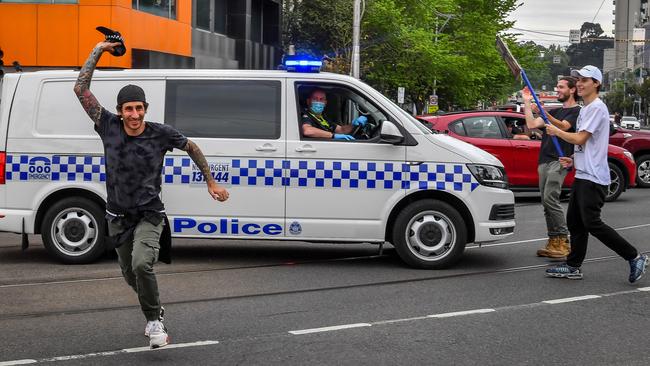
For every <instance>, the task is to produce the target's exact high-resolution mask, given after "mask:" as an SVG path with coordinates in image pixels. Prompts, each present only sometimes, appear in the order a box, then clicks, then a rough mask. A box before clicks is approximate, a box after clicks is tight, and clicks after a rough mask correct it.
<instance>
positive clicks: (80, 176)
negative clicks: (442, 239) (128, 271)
mask: <svg viewBox="0 0 650 366" xmlns="http://www.w3.org/2000/svg"><path fill="white" fill-rule="evenodd" d="M43 160H47V161H48V162H51V163H49V166H50V167H51V177H50V178H49V180H52V181H60V180H67V181H99V182H103V181H105V180H106V174H105V172H104V158H103V157H100V156H51V157H36V156H27V155H19V156H14V155H8V156H7V173H6V174H7V176H6V178H7V180H8V181H12V180H20V181H24V180H30V176H29V174H28V173H29V167H30V165H32V166H33V165H34V164H38V163H39V162H40V163H41V164H43V163H42V162H43ZM30 162H31V164H30ZM229 165H230V166H229V172H228V173H229V179H228V182H225V183H226V184H230V185H233V186H280V185H283V186H286V187H289V188H300V187H306V188H334V189H391V190H393V189H435V190H445V191H470V192H471V191H473V190H474V189H476V187H478V185H479V184H478V182H477V181H476V179H475V178H474V176H473V175H472V174H471V173H470V171H469V170H468V169H467V167H466V166H465V165H463V164H445V163H428V164H427V163H423V164H417V165H411V164H405V163H394V162H368V161H331V160H327V161H325V160H320V161H319V160H281V159H276V160H272V159H264V160H256V159H232V160H231V161H230V163H229ZM192 174H193V171H192V163H191V160H190V158H189V157H166V158H165V160H164V164H163V183H165V184H190V183H191V178H192ZM41 180H42V179H41ZM221 183H224V182H221Z"/></svg>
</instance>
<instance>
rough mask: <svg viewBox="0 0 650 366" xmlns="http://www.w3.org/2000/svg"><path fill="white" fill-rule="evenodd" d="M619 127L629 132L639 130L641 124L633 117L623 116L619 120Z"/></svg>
mask: <svg viewBox="0 0 650 366" xmlns="http://www.w3.org/2000/svg"><path fill="white" fill-rule="evenodd" d="M621 126H623V127H625V128H629V129H631V130H640V129H641V122H639V121H638V120H637V119H636V117H634V116H623V118H622V119H621Z"/></svg>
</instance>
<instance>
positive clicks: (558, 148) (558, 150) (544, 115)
mask: <svg viewBox="0 0 650 366" xmlns="http://www.w3.org/2000/svg"><path fill="white" fill-rule="evenodd" d="M521 78H522V79H523V80H524V83H526V86H527V87H528V90H530V93H531V94H533V99H535V104H537V108H539V114H540V116H541V117H542V119H543V120H544V123H546V124H547V125H550V124H551V122H550V121H549V120H548V116H547V115H546V111H545V110H544V108H542V103H540V102H539V99H538V98H537V94H535V91H534V90H533V86H532V85H530V81H529V80H528V76H526V71H524V69H521ZM551 140H553V144H554V145H555V150H557V154H558V156H559V157H563V156H564V153H563V152H562V148H560V143H559V142H558V141H557V137H555V136H551Z"/></svg>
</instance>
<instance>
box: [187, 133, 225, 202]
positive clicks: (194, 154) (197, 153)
mask: <svg viewBox="0 0 650 366" xmlns="http://www.w3.org/2000/svg"><path fill="white" fill-rule="evenodd" d="M183 150H185V151H187V154H188V155H189V156H190V158H192V161H194V164H196V166H197V167H198V168H199V170H200V171H201V174H203V176H204V177H205V180H206V182H207V183H208V193H210V195H211V196H212V198H214V199H215V200H218V201H221V202H223V201H225V200H227V199H228V196H229V194H228V191H227V190H226V189H225V188H223V187H221V186H219V185H218V184H217V182H215V180H214V178H213V177H212V174H211V173H210V166H209V165H208V162H207V160H205V156H204V155H203V152H201V149H199V147H198V145H196V144H195V143H194V142H193V141H192V140H187V145H185V148H184V149H183Z"/></svg>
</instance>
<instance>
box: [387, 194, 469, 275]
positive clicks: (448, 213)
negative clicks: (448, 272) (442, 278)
mask: <svg viewBox="0 0 650 366" xmlns="http://www.w3.org/2000/svg"><path fill="white" fill-rule="evenodd" d="M466 242H467V231H466V228H465V221H464V220H463V217H462V216H461V215H460V214H459V213H458V211H456V209H454V208H453V207H451V206H450V205H449V204H447V203H444V202H440V201H436V200H432V199H426V200H420V201H416V202H413V203H411V204H410V205H408V206H406V207H405V208H404V209H403V210H402V211H401V212H400V213H399V214H398V215H397V218H396V219H395V228H394V230H393V242H392V244H393V246H395V249H396V250H397V253H398V254H399V256H400V258H402V260H403V261H404V262H406V264H408V265H410V266H413V267H416V268H425V269H442V268H447V267H449V266H451V265H453V264H454V263H456V262H457V261H458V260H459V259H460V256H461V255H462V254H463V251H464V250H465V244H466Z"/></svg>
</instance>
